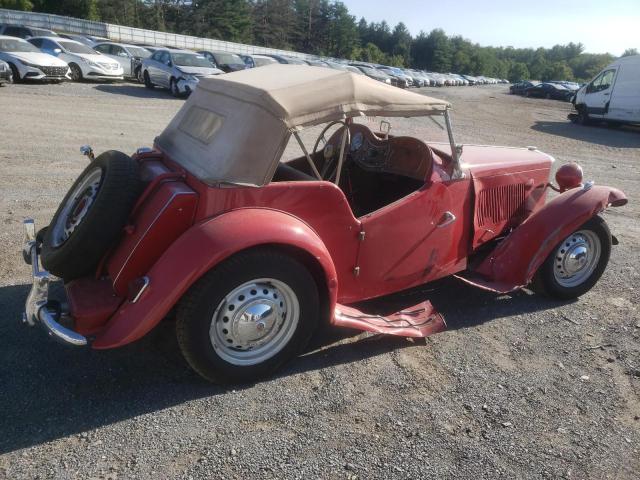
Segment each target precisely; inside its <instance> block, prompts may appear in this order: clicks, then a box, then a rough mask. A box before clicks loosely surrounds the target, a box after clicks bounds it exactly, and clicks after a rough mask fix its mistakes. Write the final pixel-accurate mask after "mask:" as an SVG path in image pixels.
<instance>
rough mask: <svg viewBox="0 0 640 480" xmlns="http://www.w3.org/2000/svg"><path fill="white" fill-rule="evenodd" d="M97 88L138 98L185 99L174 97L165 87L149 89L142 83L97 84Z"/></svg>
mask: <svg viewBox="0 0 640 480" xmlns="http://www.w3.org/2000/svg"><path fill="white" fill-rule="evenodd" d="M95 88H96V90H98V91H100V92H105V93H113V94H117V95H126V96H128V97H136V98H160V99H162V100H184V99H181V98H176V97H173V96H172V95H171V94H170V93H169V91H168V90H165V89H163V88H158V87H156V88H154V89H149V88H146V87H145V86H144V85H140V84H131V83H129V84H127V83H112V84H109V85H96V87H95Z"/></svg>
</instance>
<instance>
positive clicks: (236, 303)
mask: <svg viewBox="0 0 640 480" xmlns="http://www.w3.org/2000/svg"><path fill="white" fill-rule="evenodd" d="M299 318H300V304H299V302H298V297H297V296H296V294H295V293H294V292H293V290H292V289H291V287H289V286H288V285H287V284H285V283H284V282H281V281H280V280H276V279H273V278H260V279H256V280H252V281H249V282H246V283H243V284H242V285H240V286H239V287H236V288H234V289H233V290H232V291H231V292H229V294H228V295H226V296H225V297H224V299H223V300H222V302H220V304H219V305H218V307H217V308H216V311H215V313H214V314H213V318H212V321H211V327H210V329H209V337H210V339H211V344H212V345H213V348H214V349H215V351H216V353H217V354H218V355H219V356H220V358H222V359H223V360H225V361H227V362H229V363H231V364H232V365H239V366H247V365H255V364H258V363H262V362H264V361H265V360H268V359H269V358H271V357H273V356H274V355H276V354H277V353H278V352H279V351H280V350H282V348H283V347H284V346H285V345H287V343H288V342H289V340H290V339H291V337H292V336H293V334H294V332H295V331H296V328H297V326H298V321H299Z"/></svg>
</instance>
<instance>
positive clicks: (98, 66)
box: [80, 57, 100, 68]
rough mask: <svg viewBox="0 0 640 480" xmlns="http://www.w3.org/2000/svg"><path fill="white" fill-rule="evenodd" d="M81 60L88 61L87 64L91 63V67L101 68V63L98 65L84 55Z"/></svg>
mask: <svg viewBox="0 0 640 480" xmlns="http://www.w3.org/2000/svg"><path fill="white" fill-rule="evenodd" d="M80 60H82V61H83V62H84V63H86V64H87V65H89V66H90V67H94V68H100V65H98V64H97V63H96V62H92V61H91V60H87V59H86V58H84V57H80Z"/></svg>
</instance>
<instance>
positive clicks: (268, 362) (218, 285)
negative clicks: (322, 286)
mask: <svg viewBox="0 0 640 480" xmlns="http://www.w3.org/2000/svg"><path fill="white" fill-rule="evenodd" d="M319 311H320V305H319V296H318V287H317V285H316V282H315V280H314V279H313V277H312V276H311V274H310V273H309V270H308V269H307V268H306V267H305V266H304V265H303V264H302V263H300V262H299V261H298V260H296V259H294V258H293V257H291V256H289V255H287V254H285V253H282V252H280V251H279V250H277V249H271V248H264V249H256V250H250V251H247V252H243V253H239V254H237V255H235V256H233V257H231V258H230V259H229V260H227V261H225V262H224V263H222V264H221V265H219V266H218V267H216V268H214V269H213V270H211V271H210V272H209V273H207V274H206V275H205V276H204V277H203V278H201V279H200V280H199V281H198V282H197V283H196V284H195V285H194V286H193V287H192V288H191V289H190V290H189V292H188V293H187V294H186V295H185V297H184V298H183V299H182V300H181V302H180V305H179V306H178V310H177V322H176V333H177V338H178V344H179V345H180V349H181V350H182V353H183V355H184V357H185V359H186V360H187V362H188V363H189V364H190V365H191V367H192V368H193V369H194V370H195V371H196V372H198V373H199V374H200V375H201V376H202V377H204V378H205V379H207V380H209V381H211V382H215V383H223V382H229V383H239V382H247V381H252V380H256V379H258V378H261V377H264V376H266V375H268V374H269V373H271V372H272V371H273V370H275V369H276V368H278V367H279V366H280V365H282V364H283V363H284V362H286V361H287V360H289V359H290V358H292V357H294V356H295V355H297V354H299V353H300V352H301V351H302V349H303V348H304V347H305V346H306V344H307V343H308V341H309V339H310V338H311V335H312V333H313V331H314V330H315V327H316V325H317V323H318V317H319Z"/></svg>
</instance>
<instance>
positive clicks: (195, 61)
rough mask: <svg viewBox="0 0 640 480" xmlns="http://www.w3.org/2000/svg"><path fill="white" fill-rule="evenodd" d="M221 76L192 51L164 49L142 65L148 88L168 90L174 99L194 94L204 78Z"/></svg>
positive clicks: (159, 50) (209, 63) (156, 52)
mask: <svg viewBox="0 0 640 480" xmlns="http://www.w3.org/2000/svg"><path fill="white" fill-rule="evenodd" d="M221 73H224V72H223V71H222V70H220V69H218V68H215V67H214V66H213V65H212V64H211V62H210V61H209V60H207V59H206V58H205V57H204V56H203V55H200V54H198V53H194V52H191V51H189V50H178V49H173V48H161V49H158V50H156V51H155V52H154V53H153V55H151V57H149V58H145V59H144V60H143V61H142V78H143V80H144V84H145V86H146V87H147V88H153V87H155V86H158V87H163V88H168V89H169V91H170V92H171V94H172V95H173V96H174V97H179V96H182V95H188V94H190V93H191V92H192V91H193V90H194V89H195V88H196V86H197V85H198V82H199V81H200V78H201V77H204V76H208V75H219V74H221Z"/></svg>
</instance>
